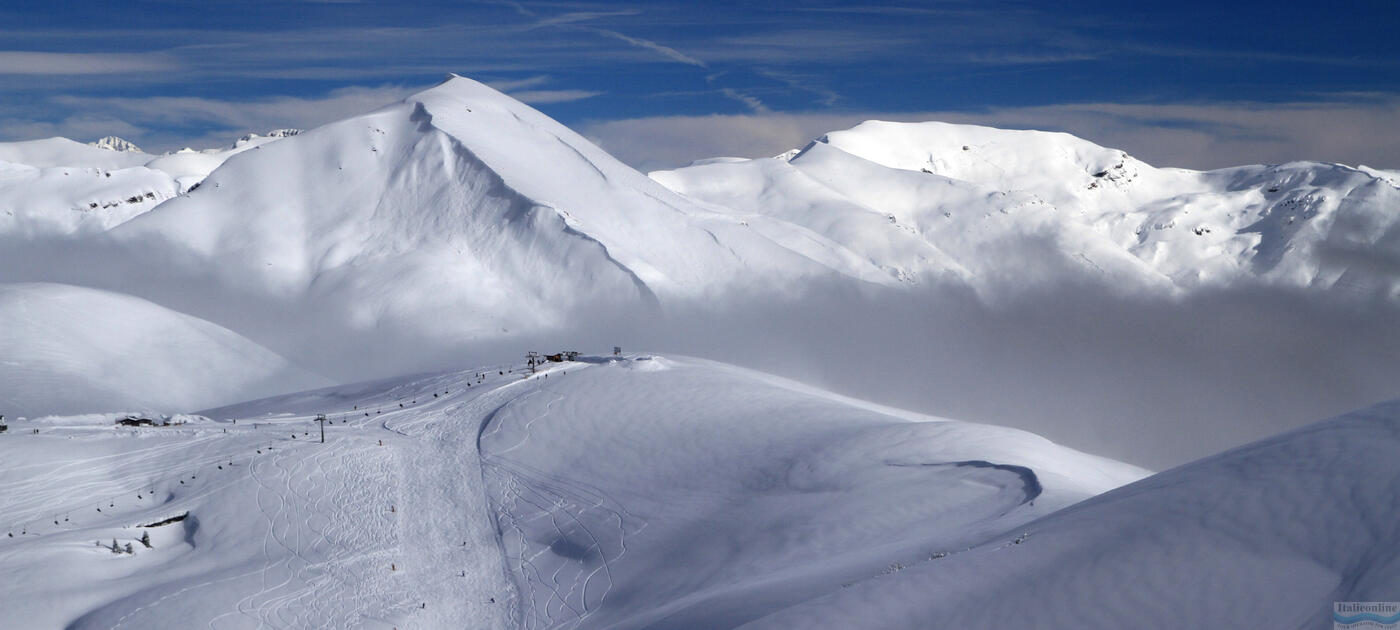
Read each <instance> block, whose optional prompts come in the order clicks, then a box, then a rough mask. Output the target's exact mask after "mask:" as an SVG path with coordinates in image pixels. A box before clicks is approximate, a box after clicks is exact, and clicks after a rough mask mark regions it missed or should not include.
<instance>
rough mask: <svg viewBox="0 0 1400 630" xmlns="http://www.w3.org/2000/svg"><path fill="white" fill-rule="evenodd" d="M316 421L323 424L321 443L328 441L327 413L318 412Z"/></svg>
mask: <svg viewBox="0 0 1400 630" xmlns="http://www.w3.org/2000/svg"><path fill="white" fill-rule="evenodd" d="M316 422H317V423H318V424H320V425H321V443H322V444H325V443H326V414H324V413H318V414H316Z"/></svg>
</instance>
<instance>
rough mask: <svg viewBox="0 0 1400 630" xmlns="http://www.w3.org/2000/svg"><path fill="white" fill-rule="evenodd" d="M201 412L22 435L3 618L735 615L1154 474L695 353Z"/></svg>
mask: <svg viewBox="0 0 1400 630" xmlns="http://www.w3.org/2000/svg"><path fill="white" fill-rule="evenodd" d="M202 413H203V416H200V417H186V418H177V419H176V420H177V421H180V420H183V421H186V422H187V423H186V424H183V425H180V426H171V427H152V428H141V427H137V428H134V429H129V428H124V427H116V428H114V427H113V426H112V421H113V417H112V416H80V417H64V418H47V419H40V420H38V421H32V422H16V423H11V431H12V432H13V433H14V434H13V435H6V436H0V461H4V462H7V464H6V465H5V466H3V467H0V487H3V488H4V489H5V492H3V493H0V515H3V517H0V521H3V522H0V562H3V566H4V568H5V570H4V571H0V606H3V610H4V611H5V613H4V614H5V619H6V624H7V625H15V626H16V627H25V628H53V627H65V628H74V629H82V628H104V629H105V628H132V627H174V626H181V627H189V626H200V627H203V626H206V625H209V626H213V627H225V628H243V627H258V626H274V627H380V625H381V624H382V625H383V626H384V627H393V626H398V627H422V628H459V627H472V628H603V627H607V628H637V627H695V628H700V627H704V628H723V627H732V626H734V625H737V624H739V623H742V622H744V621H746V620H749V619H753V618H756V617H759V616H761V615H764V614H767V613H770V612H773V611H776V610H780V609H782V608H785V607H787V606H791V605H793V604H796V603H798V602H801V601H803V600H806V599H809V598H811V597H813V596H817V595H821V594H824V593H831V592H837V591H841V590H843V586H845V585H850V584H858V583H862V582H864V581H866V580H869V579H871V578H873V577H874V576H877V575H880V574H882V573H888V572H889V571H890V567H891V566H901V565H904V564H912V563H914V562H916V561H919V560H922V559H924V558H927V557H928V555H929V554H930V553H933V552H936V551H939V550H954V549H961V548H964V547H967V546H970V545H975V544H979V543H980V542H981V541H983V540H986V539H988V538H991V537H995V536H998V535H1001V534H1003V533H1004V532H1007V531H1012V530H1015V529H1017V528H1019V527H1021V526H1022V525H1023V524H1024V523H1026V522H1028V521H1030V520H1033V519H1035V518H1037V517H1040V516H1044V515H1046V514H1050V513H1052V512H1054V511H1055V510H1057V509H1059V508H1061V507H1064V506H1067V505H1069V504H1072V503H1074V502H1076V501H1079V500H1082V499H1084V498H1087V497H1089V496H1092V495H1095V494H1098V493H1100V492H1103V491H1105V490H1108V489H1110V488H1113V487H1116V486H1119V485H1122V484H1124V483H1127V482H1130V481H1133V480H1136V479H1138V478H1140V477H1142V476H1143V475H1144V474H1145V472H1144V471H1141V470H1139V469H1137V468H1134V467H1132V466H1127V465H1124V464H1119V463H1117V462H1113V461H1110V460H1106V459H1102V458H1099V457H1094V456H1091V455H1086V454H1083V453H1079V452H1076V451H1073V450H1070V449H1067V448H1064V447H1061V446H1058V445H1055V444H1053V443H1050V442H1048V441H1046V440H1044V439H1042V438H1039V437H1037V436H1034V435H1031V434H1027V433H1024V432H1021V431H1015V430H1011V429H1003V428H999V427H991V426H983V425H975V424H966V423H961V422H954V421H948V420H941V419H938V418H931V417H927V416H921V415H919V414H912V413H908V412H904V411H899V410H896V409H891V408H888V407H882V406H879V405H873V404H870V403H865V402H862V401H857V400H853V399H849V398H845V397H841V396H836V395H834V394H830V393H828V392H823V391H820V390H816V389H813V388H810V387H807V386H803V385H800V384H797V383H794V382H791V381H787V380H784V379H779V378H776V377H772V376H769V375H765V374H761V373H756V372H752V371H749V370H744V369H740V368H735V367H732V366H727V365H722V364H716V363H712V362H708V361H701V360H695V359H688V358H682V357H661V356H646V355H630V356H624V357H618V358H613V357H608V358H585V360H583V361H579V362H567V363H556V364H549V367H547V368H544V369H542V370H540V371H539V372H538V373H535V374H529V373H527V371H526V370H524V369H523V368H522V366H520V365H519V364H516V365H514V366H505V365H502V366H491V367H488V368H480V369H477V370H468V371H462V372H452V373H444V374H438V375H431V376H419V377H411V378H400V379H393V380H389V381H381V382H375V383H363V384H357V385H349V386H339V387H333V388H329V389H322V390H316V391H310V392H305V393H301V394H294V395H290V396H283V397H279V398H273V399H268V400H262V401H255V402H250V403H245V404H241V405H235V406H232V407H226V408H223V409H216V410H210V411H206V412H202ZM317 413H324V414H327V415H328V417H329V420H330V422H329V423H328V424H326V426H325V431H326V443H325V444H321V443H319V441H318V429H319V427H317V426H316V425H315V424H314V423H313V422H312V419H313V417H314V415H315V414H317ZM234 420H237V421H236V422H235V421H234ZM31 428H38V429H39V433H38V434H37V435H35V434H30V433H29V431H30V429H31ZM172 517H181V518H179V520H177V521H172V520H171V519H172ZM10 534H13V536H10ZM143 537H145V538H146V539H147V540H148V542H150V543H151V546H150V547H149V548H148V547H146V546H145V544H143V543H142V542H140V541H141V539H142V538H143ZM114 541H115V546H116V548H117V549H118V551H119V552H118V553H114V552H113V551H112V547H113V542H114ZM128 543H130V544H131V548H132V552H131V553H126V552H125V549H126V545H127V544H128Z"/></svg>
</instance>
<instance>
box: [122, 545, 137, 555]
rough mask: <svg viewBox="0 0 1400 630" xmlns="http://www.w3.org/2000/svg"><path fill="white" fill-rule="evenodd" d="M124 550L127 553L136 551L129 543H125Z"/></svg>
mask: <svg viewBox="0 0 1400 630" xmlns="http://www.w3.org/2000/svg"><path fill="white" fill-rule="evenodd" d="M124 551H126V552H127V553H136V550H135V549H132V548H131V543H126V547H125V548H124Z"/></svg>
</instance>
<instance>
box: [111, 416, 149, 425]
mask: <svg viewBox="0 0 1400 630" xmlns="http://www.w3.org/2000/svg"><path fill="white" fill-rule="evenodd" d="M117 424H118V425H120V426H124V427H152V426H155V424H156V423H155V421H153V420H151V419H150V418H138V417H136V416H127V417H125V418H122V419H120V420H117Z"/></svg>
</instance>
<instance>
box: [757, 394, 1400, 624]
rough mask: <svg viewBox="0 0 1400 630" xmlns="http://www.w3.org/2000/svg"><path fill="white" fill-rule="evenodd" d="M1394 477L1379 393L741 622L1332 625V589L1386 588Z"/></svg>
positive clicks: (1348, 598) (1365, 597)
mask: <svg viewBox="0 0 1400 630" xmlns="http://www.w3.org/2000/svg"><path fill="white" fill-rule="evenodd" d="M1397 487H1400V402H1395V401H1391V402H1388V403H1384V404H1381V405H1377V406H1375V407H1371V408H1369V409H1364V410H1361V411H1357V412H1354V413H1350V414H1347V415H1344V416H1342V417H1339V418H1336V419H1333V420H1329V421H1326V422H1321V423H1318V424H1314V425H1310V426H1308V427H1306V428H1304V429H1300V430H1298V431H1294V432H1290V433H1287V434H1284V435H1280V436H1277V437H1274V438H1271V439H1267V440H1264V441H1262V442H1259V443H1256V444H1251V445H1249V446H1246V447H1243V448H1239V449H1236V450H1233V451H1230V452H1228V453H1224V454H1221V455H1219V456H1216V457H1212V458H1209V459H1206V460H1203V461H1200V462H1195V463H1192V464H1188V465H1186V466H1183V467H1181V468H1177V469H1175V470H1170V471H1167V472H1164V473H1160V474H1158V475H1154V476H1152V477H1150V478H1148V479H1145V480H1142V481H1140V482H1138V483H1134V484H1131V485H1128V486H1125V487H1123V488H1119V489H1118V490H1115V491H1112V492H1109V493H1107V494H1104V495H1102V496H1098V497H1095V498H1093V499H1090V500H1088V501H1085V502H1083V503H1081V504H1079V505H1076V506H1074V507H1071V508H1069V509H1066V510H1063V511H1061V512H1058V513H1056V514H1052V515H1050V516H1048V517H1045V518H1043V519H1040V520H1037V521H1034V522H1031V523H1029V524H1027V525H1025V526H1024V527H1023V528H1021V530H1020V531H1017V532H1015V538H1012V539H1011V543H1012V544H1007V543H1006V542H1005V540H997V539H992V540H989V541H988V542H987V543H985V544H982V545H977V546H974V547H973V548H971V549H968V550H966V551H962V552H960V553H953V554H950V555H948V556H947V557H944V558H940V559H937V560H935V561H929V562H922V563H918V564H915V565H911V566H909V567H907V568H906V570H903V571H899V572H897V573H894V574H891V575H885V576H880V577H878V578H873V579H870V580H866V581H864V582H862V583H860V584H856V585H853V586H852V587H851V588H849V589H843V590H842V591H840V592H834V593H831V594H828V595H826V596H823V597H820V598H816V599H812V600H810V601H807V602H804V603H802V604H799V605H797V606H794V607H792V608H790V609H788V610H784V611H781V612H779V613H777V614H774V615H771V616H769V617H766V618H764V619H761V620H758V621H755V622H754V623H751V624H748V625H745V626H743V627H745V628H754V629H757V628H854V627H859V628H926V627H956V628H1009V627H1014V628H1046V629H1050V628H1105V629H1107V628H1125V627H1132V628H1144V629H1147V628H1162V629H1164V630H1165V629H1177V628H1231V627H1235V628H1278V629H1283V628H1300V629H1302V628H1329V627H1332V622H1333V602H1371V601H1382V602H1384V601H1393V600H1394V597H1395V592H1396V588H1397V587H1400V527H1397V525H1396V521H1395V515H1396V513H1397V511H1400V499H1398V498H1397V494H1396V488H1397ZM1003 538H1006V537H1003ZM1337 627H1344V626H1342V625H1338V626H1337ZM1356 627H1365V625H1364V624H1363V625H1359V626H1356Z"/></svg>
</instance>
